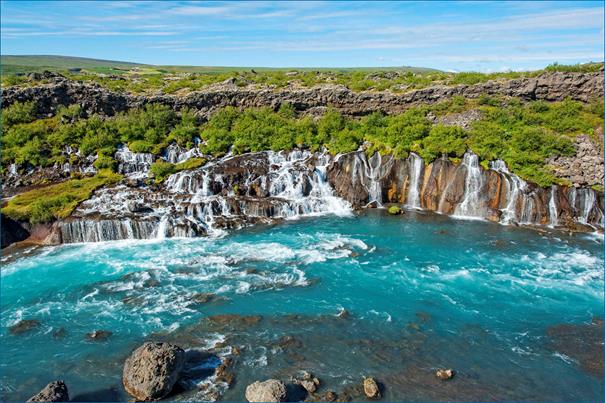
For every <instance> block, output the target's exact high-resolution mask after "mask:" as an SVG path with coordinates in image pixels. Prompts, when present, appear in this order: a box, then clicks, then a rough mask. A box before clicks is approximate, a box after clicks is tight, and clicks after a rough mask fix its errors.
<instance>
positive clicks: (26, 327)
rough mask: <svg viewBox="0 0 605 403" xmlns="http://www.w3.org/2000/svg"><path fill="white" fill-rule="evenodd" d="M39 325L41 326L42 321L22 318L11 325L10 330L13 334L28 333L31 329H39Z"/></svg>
mask: <svg viewBox="0 0 605 403" xmlns="http://www.w3.org/2000/svg"><path fill="white" fill-rule="evenodd" d="M38 327H40V321H38V320H35V319H24V320H20V321H19V322H17V323H16V324H14V325H12V326H11V327H9V329H8V330H9V331H10V332H11V333H12V334H15V335H16V334H23V333H27V332H29V331H30V330H34V329H37V328H38Z"/></svg>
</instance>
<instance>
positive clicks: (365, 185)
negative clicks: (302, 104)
mask: <svg viewBox="0 0 605 403" xmlns="http://www.w3.org/2000/svg"><path fill="white" fill-rule="evenodd" d="M328 180H329V181H330V183H331V184H333V186H334V188H335V192H336V193H337V194H338V195H339V196H341V197H343V198H344V199H345V200H348V201H349V202H350V203H351V204H352V205H353V206H354V207H362V206H364V205H367V204H368V203H370V204H372V203H376V204H378V205H381V204H382V203H397V204H403V205H405V206H407V207H409V208H415V209H421V210H428V211H435V212H438V213H442V214H447V215H452V216H458V217H462V218H479V219H487V220H490V221H494V222H501V223H503V224H529V225H548V226H551V227H565V228H568V229H572V230H590V228H593V229H594V228H602V227H603V195H602V194H597V192H595V191H594V190H592V189H590V188H575V187H571V188H568V187H564V186H552V187H550V188H546V189H544V188H540V187H537V186H535V185H532V184H530V183H527V182H525V181H523V180H522V179H520V178H519V177H517V176H516V175H514V174H512V173H510V172H509V171H508V169H507V168H506V165H505V164H504V163H503V162H502V161H494V162H493V163H492V166H491V169H489V170H484V169H483V168H482V167H481V166H480V165H479V162H478V159H477V156H476V155H474V154H472V153H470V152H469V153H467V154H465V156H464V159H463V161H462V162H461V163H460V164H457V165H456V164H453V163H452V162H450V161H449V160H448V159H443V158H442V159H438V160H436V161H435V162H433V163H431V164H428V165H425V164H424V162H423V161H422V159H421V158H420V157H418V156H417V155H414V154H412V155H410V157H409V158H407V159H395V158H393V157H391V156H386V157H381V156H380V155H379V154H374V155H373V156H372V158H369V159H368V158H367V157H366V155H365V154H364V153H363V152H355V153H350V154H345V155H342V156H339V157H338V158H336V159H335V161H334V163H333V164H331V165H330V166H329V167H328Z"/></svg>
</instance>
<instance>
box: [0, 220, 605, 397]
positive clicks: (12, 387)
mask: <svg viewBox="0 0 605 403" xmlns="http://www.w3.org/2000/svg"><path fill="white" fill-rule="evenodd" d="M1 273H2V276H1V280H2V282H1V292H2V294H1V313H2V318H1V329H0V337H1V343H2V349H1V351H0V358H1V359H0V361H1V381H2V382H1V383H2V390H1V393H2V396H1V398H2V400H4V401H18V400H24V399H27V398H29V397H30V396H31V395H33V394H34V393H36V392H37V391H38V390H40V389H41V388H42V387H43V386H44V385H46V384H47V383H48V382H50V381H52V380H55V379H63V380H65V382H66V383H67V385H68V388H69V392H70V396H71V397H72V399H73V400H79V401H82V400H96V401H100V400H102V401H109V400H127V399H128V398H129V397H128V396H127V395H126V393H125V392H124V390H123V388H122V386H121V374H122V366H123V362H124V360H125V358H126V357H127V356H128V354H129V353H130V352H131V351H132V350H133V349H134V348H136V347H137V346H138V345H140V344H141V343H142V342H143V341H145V340H168V341H172V342H175V343H177V344H179V345H181V346H182V347H183V348H187V349H199V350H205V349H208V348H211V349H212V350H211V351H212V355H210V356H204V358H203V359H202V358H200V360H202V361H201V362H200V364H199V365H198V367H197V370H191V371H190V373H189V378H188V379H187V384H186V385H185V384H183V385H184V386H182V388H183V389H188V390H187V391H186V392H183V393H181V394H179V395H177V396H175V397H173V399H176V400H212V399H215V398H217V397H219V398H220V399H222V400H231V401H242V400H244V390H245V387H246V385H248V384H249V383H251V382H253V381H255V380H264V379H267V378H270V377H275V378H279V379H282V380H284V381H288V379H289V377H290V376H293V375H295V374H296V372H297V371H298V370H301V369H304V370H308V371H310V372H312V373H313V374H314V375H315V376H317V377H318V378H319V379H320V380H321V382H322V385H321V387H320V391H326V390H334V391H336V392H337V393H338V394H339V396H342V397H346V396H350V397H351V398H354V399H356V400H358V399H360V398H361V397H360V396H359V395H358V393H359V388H358V387H356V385H359V384H360V382H361V380H362V379H363V377H364V376H373V377H375V378H376V379H377V380H379V381H380V382H381V383H382V384H383V385H384V390H383V393H384V399H385V400H412V401H427V400H464V401H473V400H474V401H477V400H481V401H486V400H508V401H510V400H525V401H602V399H603V380H602V378H601V377H599V376H595V374H594V373H591V372H590V371H587V370H585V368H584V366H583V365H582V364H583V363H582V362H580V361H579V360H578V358H575V357H572V356H569V355H566V354H565V353H563V352H561V351H557V350H556V349H555V348H554V347H553V340H551V338H550V337H549V336H548V334H549V333H548V331H549V329H550V328H552V327H553V326H557V325H561V324H577V325H583V324H590V323H591V321H592V320H593V319H594V318H595V317H596V318H602V312H603V242H602V238H598V237H597V238H595V237H594V236H591V235H576V236H569V235H567V234H564V233H561V232H546V233H540V232H537V231H535V230H530V229H524V228H515V227H510V226H503V225H499V224H493V223H487V222H482V221H465V220H456V219H452V218H448V217H445V216H440V215H434V214H425V213H422V212H412V211H409V212H407V213H406V214H405V215H403V216H388V215H386V214H385V212H384V211H368V212H365V213H363V214H360V215H352V216H351V217H333V216H330V217H312V218H304V219H299V220H292V221H284V222H282V223H280V224H277V225H273V226H258V227H253V228H247V229H243V230H239V231H234V232H232V233H230V234H228V235H225V236H223V237H220V238H196V239H165V240H152V241H121V242H106V243H88V244H73V245H63V246H59V247H43V248H34V249H25V250H20V251H18V252H13V254H12V255H6V254H5V255H4V257H3V262H2V272H1ZM208 293H209V294H212V295H207V294H208ZM343 310H346V312H345V313H344V314H341V315H340V316H338V314H339V313H342V312H343ZM225 314H232V316H226V315H225ZM20 320H37V321H39V325H38V326H37V327H36V326H34V327H33V329H30V330H29V331H24V332H21V333H18V332H17V333H18V334H15V332H11V330H10V327H11V326H13V325H15V324H17V323H18V322H19V321H20ZM95 330H105V331H109V332H111V335H110V336H108V337H107V338H106V339H103V337H100V338H97V339H90V338H87V337H86V335H87V334H88V333H90V332H93V331H95ZM576 337H577V343H578V346H580V347H581V346H582V345H583V344H582V343H583V342H584V341H583V340H582V332H578V335H577V336H576ZM600 341H601V342H602V338H601V339H600ZM228 357H230V358H232V361H233V365H232V367H231V369H230V370H231V371H232V373H233V375H234V376H235V383H233V384H232V385H231V386H230V387H228V388H227V385H226V384H225V383H223V382H218V381H216V380H215V379H214V377H213V376H212V375H211V374H212V373H213V368H214V367H216V366H217V365H218V364H219V363H220V362H221V360H224V359H226V358H228ZM437 368H453V369H455V370H456V376H455V377H454V378H453V379H452V380H450V381H447V382H443V381H439V380H437V379H436V378H435V376H434V375H433V372H434V371H435V369H437Z"/></svg>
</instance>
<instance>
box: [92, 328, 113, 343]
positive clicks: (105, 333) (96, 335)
mask: <svg viewBox="0 0 605 403" xmlns="http://www.w3.org/2000/svg"><path fill="white" fill-rule="evenodd" d="M112 334H113V332H110V331H109V330H95V331H94V332H90V333H87V334H86V340H88V341H107V339H109V337H111V335H112Z"/></svg>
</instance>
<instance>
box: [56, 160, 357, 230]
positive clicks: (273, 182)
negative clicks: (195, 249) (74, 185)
mask: <svg viewBox="0 0 605 403" xmlns="http://www.w3.org/2000/svg"><path fill="white" fill-rule="evenodd" d="M122 152H123V153H124V154H126V153H125V152H124V150H122ZM171 158H172V157H171ZM126 159H128V158H126ZM131 159H132V158H131ZM331 161H332V157H331V156H329V155H328V154H325V153H315V154H313V153H311V152H309V151H301V150H295V151H293V152H290V153H286V152H279V153H275V152H260V153H254V154H246V155H242V156H226V157H224V158H222V159H220V160H217V161H213V162H211V163H209V164H206V165H205V166H203V167H200V168H197V169H193V170H190V171H181V172H178V173H176V174H173V175H171V176H170V177H168V178H167V179H166V181H165V187H164V189H163V190H159V191H158V190H152V189H150V188H144V187H136V188H129V187H127V186H124V185H120V186H116V187H114V188H109V189H101V190H99V191H98V192H96V193H95V195H94V196H93V197H92V198H91V199H89V200H86V201H85V202H83V203H82V204H81V205H80V206H78V208H77V209H76V211H75V212H74V214H73V217H72V218H73V220H72V221H70V223H69V224H65V225H64V228H63V229H62V231H63V232H64V233H65V234H66V235H65V237H64V239H65V242H94V241H102V240H115V239H131V238H158V239H163V238H168V237H179V236H182V237H192V236H199V235H205V234H208V235H222V234H224V233H225V231H224V228H236V227H241V226H242V225H250V224H253V223H255V222H267V221H268V220H271V219H276V218H282V219H296V218H298V217H301V216H308V215H323V214H336V215H350V214H351V206H350V204H349V203H348V202H346V201H345V200H343V199H341V198H339V197H336V196H335V195H334V192H333V190H332V188H331V186H330V184H329V183H328V181H327V178H326V171H327V165H328V164H329V163H330V162H331ZM238 188H239V189H238ZM78 232H79V233H80V235H75V233H78Z"/></svg>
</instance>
